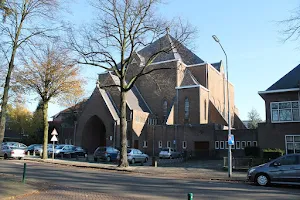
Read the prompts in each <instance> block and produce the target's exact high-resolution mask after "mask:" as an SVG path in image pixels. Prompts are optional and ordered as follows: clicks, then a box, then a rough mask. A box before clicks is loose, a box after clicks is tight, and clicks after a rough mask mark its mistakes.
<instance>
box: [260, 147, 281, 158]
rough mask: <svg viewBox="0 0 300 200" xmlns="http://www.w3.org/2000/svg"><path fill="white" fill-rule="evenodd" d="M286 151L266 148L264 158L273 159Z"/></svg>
mask: <svg viewBox="0 0 300 200" xmlns="http://www.w3.org/2000/svg"><path fill="white" fill-rule="evenodd" d="M284 153H285V151H284V150H282V149H264V150H263V158H266V159H271V160H272V159H276V158H278V157H280V156H282V155H283V154H284Z"/></svg>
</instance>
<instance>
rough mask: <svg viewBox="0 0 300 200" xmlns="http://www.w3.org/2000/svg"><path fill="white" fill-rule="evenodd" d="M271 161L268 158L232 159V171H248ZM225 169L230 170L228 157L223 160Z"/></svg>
mask: <svg viewBox="0 0 300 200" xmlns="http://www.w3.org/2000/svg"><path fill="white" fill-rule="evenodd" d="M269 161H270V159H266V158H234V157H233V158H232V169H238V170H247V169H249V168H251V167H253V166H257V165H260V164H263V163H266V162H269ZM223 168H228V157H224V158H223Z"/></svg>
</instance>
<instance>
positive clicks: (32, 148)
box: [25, 144, 42, 154]
mask: <svg viewBox="0 0 300 200" xmlns="http://www.w3.org/2000/svg"><path fill="white" fill-rule="evenodd" d="M39 146H42V145H41V144H31V145H29V146H28V147H27V149H26V150H25V153H26V154H27V152H29V153H30V154H33V152H34V150H35V149H36V148H37V147H39Z"/></svg>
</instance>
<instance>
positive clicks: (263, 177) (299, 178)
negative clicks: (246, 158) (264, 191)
mask: <svg viewBox="0 0 300 200" xmlns="http://www.w3.org/2000/svg"><path fill="white" fill-rule="evenodd" d="M247 177H248V181H251V182H254V183H256V184H258V185H261V186H265V185H268V184H270V183H279V184H296V185H300V154H287V155H284V156H281V157H279V158H277V159H275V160H272V161H270V162H268V163H265V164H262V165H259V166H256V167H252V168H250V169H249V170H248V173H247Z"/></svg>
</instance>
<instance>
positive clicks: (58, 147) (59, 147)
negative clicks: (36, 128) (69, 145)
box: [55, 146, 64, 149]
mask: <svg viewBox="0 0 300 200" xmlns="http://www.w3.org/2000/svg"><path fill="white" fill-rule="evenodd" d="M62 148H64V146H57V147H55V149H62Z"/></svg>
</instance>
